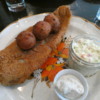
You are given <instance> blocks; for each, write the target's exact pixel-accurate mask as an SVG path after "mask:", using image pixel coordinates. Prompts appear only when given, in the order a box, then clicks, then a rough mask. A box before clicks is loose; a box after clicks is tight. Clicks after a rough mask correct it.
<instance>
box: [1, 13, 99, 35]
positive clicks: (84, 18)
mask: <svg viewBox="0 0 100 100" xmlns="http://www.w3.org/2000/svg"><path fill="white" fill-rule="evenodd" d="M49 13H50V12H46V13H40V14H34V15H29V16H24V17H22V18H20V19H18V20H15V21H13V22H11V23H10V24H8V25H7V26H6V27H5V28H3V29H2V30H1V32H0V34H2V32H3V31H4V30H5V29H6V28H8V27H9V26H10V25H12V24H15V23H16V22H17V21H20V20H23V19H25V18H28V17H33V16H37V15H43V14H49ZM72 17H76V18H80V19H82V20H84V21H85V22H87V23H90V24H92V25H93V26H95V27H96V28H97V29H99V30H100V27H99V26H98V25H96V24H95V23H93V22H91V21H89V20H87V19H85V18H83V17H80V16H74V15H72Z"/></svg>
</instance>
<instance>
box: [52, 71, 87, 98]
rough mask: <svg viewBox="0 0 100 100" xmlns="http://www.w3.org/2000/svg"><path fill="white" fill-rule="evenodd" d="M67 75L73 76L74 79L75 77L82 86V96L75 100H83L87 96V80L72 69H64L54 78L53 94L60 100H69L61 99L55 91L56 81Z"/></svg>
mask: <svg viewBox="0 0 100 100" xmlns="http://www.w3.org/2000/svg"><path fill="white" fill-rule="evenodd" d="M67 74H70V75H74V76H75V77H77V78H78V79H79V80H80V82H81V83H82V85H83V87H84V94H83V95H82V96H81V97H80V98H79V99H77V100H85V99H86V97H87V95H88V83H87V80H86V79H85V77H84V76H83V75H82V74H81V73H79V72H78V71H76V70H73V69H64V70H62V71H60V72H58V73H57V75H56V76H55V78H54V82H53V84H54V90H55V93H56V94H57V96H58V97H59V98H60V99H61V100H69V99H67V98H65V97H63V96H62V95H61V94H60V93H59V92H58V91H57V89H56V87H55V84H56V82H57V80H58V79H59V77H61V76H62V75H67ZM74 100H75V99H74Z"/></svg>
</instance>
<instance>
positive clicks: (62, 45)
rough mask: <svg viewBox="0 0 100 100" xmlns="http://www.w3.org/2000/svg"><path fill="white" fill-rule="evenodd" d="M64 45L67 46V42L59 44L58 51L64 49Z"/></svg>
mask: <svg viewBox="0 0 100 100" xmlns="http://www.w3.org/2000/svg"><path fill="white" fill-rule="evenodd" d="M64 47H65V43H64V42H61V43H60V44H59V45H58V47H57V50H58V51H62V50H63V49H64Z"/></svg>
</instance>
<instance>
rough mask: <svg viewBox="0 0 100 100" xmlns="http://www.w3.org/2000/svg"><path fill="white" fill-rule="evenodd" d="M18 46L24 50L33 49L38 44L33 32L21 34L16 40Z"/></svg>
mask: <svg viewBox="0 0 100 100" xmlns="http://www.w3.org/2000/svg"><path fill="white" fill-rule="evenodd" d="M16 42H17V45H18V46H19V47H20V48H21V49H23V50H28V49H31V48H32V47H33V46H34V45H35V44H36V38H35V36H34V34H33V33H32V32H26V31H23V32H21V33H20V34H19V35H18V36H17V38H16Z"/></svg>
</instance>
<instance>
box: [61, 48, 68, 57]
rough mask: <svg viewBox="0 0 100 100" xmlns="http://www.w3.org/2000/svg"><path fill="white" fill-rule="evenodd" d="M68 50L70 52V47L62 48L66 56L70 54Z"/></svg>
mask: <svg viewBox="0 0 100 100" xmlns="http://www.w3.org/2000/svg"><path fill="white" fill-rule="evenodd" d="M68 52H69V49H68V48H65V49H63V50H62V54H65V55H66V56H68V55H69V54H68Z"/></svg>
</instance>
